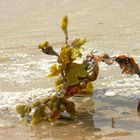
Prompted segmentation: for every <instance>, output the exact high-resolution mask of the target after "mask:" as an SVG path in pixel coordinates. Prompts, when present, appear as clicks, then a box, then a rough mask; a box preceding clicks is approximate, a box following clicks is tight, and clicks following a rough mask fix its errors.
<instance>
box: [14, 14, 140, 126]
mask: <svg viewBox="0 0 140 140" xmlns="http://www.w3.org/2000/svg"><path fill="white" fill-rule="evenodd" d="M68 21H69V20H68V17H67V16H64V17H63V18H62V20H61V29H62V31H63V32H64V35H65V42H64V44H63V45H62V47H61V50H60V52H59V53H58V52H56V51H55V50H54V48H53V46H51V45H50V43H49V42H48V41H45V42H43V43H41V44H39V45H38V49H41V50H42V52H43V53H45V54H47V55H52V56H56V59H57V64H53V65H52V66H51V68H50V74H49V75H48V77H49V78H51V77H56V81H55V87H56V94H55V95H50V96H46V97H45V98H43V99H39V100H35V101H34V102H33V103H31V104H27V105H26V104H24V105H18V106H17V107H16V112H17V114H19V115H20V117H21V118H23V120H24V121H26V122H28V123H31V124H33V125H36V124H38V123H40V122H42V121H48V122H52V121H56V120H57V119H59V118H63V117H62V113H63V112H66V113H68V114H69V115H70V117H71V118H73V119H74V118H75V117H77V115H78V113H77V111H76V110H75V103H74V102H73V101H71V100H70V99H69V97H73V96H75V95H76V94H81V93H84V95H89V93H92V92H93V89H94V87H93V84H92V82H93V81H95V80H96V79H97V77H98V74H99V63H100V62H104V63H106V64H107V65H112V64H114V63H115V62H116V63H118V64H119V66H120V68H121V69H122V73H126V74H137V75H139V77H140V69H139V66H138V64H136V63H135V61H134V59H133V58H132V57H127V56H125V55H122V56H117V57H116V56H114V57H110V56H109V55H108V54H102V55H95V54H93V53H92V52H91V53H89V54H88V55H87V56H86V58H85V59H84V60H83V61H82V62H81V63H77V61H75V60H77V59H78V58H79V57H82V52H83V50H84V48H83V45H84V44H85V43H86V39H85V38H76V39H74V40H73V41H71V42H69V41H68ZM138 111H139V106H138Z"/></svg>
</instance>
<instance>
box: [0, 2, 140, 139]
mask: <svg viewBox="0 0 140 140" xmlns="http://www.w3.org/2000/svg"><path fill="white" fill-rule="evenodd" d="M64 15H67V16H68V17H69V26H68V32H69V41H71V40H72V39H74V38H80V37H86V38H87V43H86V44H85V45H84V48H85V52H84V57H85V56H86V55H87V54H88V53H89V52H91V51H94V52H95V53H97V54H102V53H108V54H110V55H111V56H117V55H121V54H125V55H128V56H132V57H133V58H134V59H135V60H136V62H137V63H138V64H139V65H140V1H139V0H129V1H128V0H117V1H116V0H61V1H57V0H28V1H27V0H0V34H1V37H0V140H4V139H5V140H18V139H20V140H69V139H73V140H93V139H95V140H96V139H97V140H98V139H101V140H121V139H123V140H139V137H140V117H139V116H138V114H137V110H136V108H137V103H138V99H140V78H139V77H138V76H137V75H132V76H130V75H124V74H121V70H120V68H119V66H118V65H117V64H115V65H111V66H107V65H105V64H103V63H101V64H100V74H99V77H98V79H97V80H96V81H95V82H94V83H93V84H94V92H93V95H92V97H91V98H90V100H92V101H94V105H95V106H94V107H95V113H94V114H90V113H89V114H82V112H81V118H79V121H78V122H73V121H64V120H63V121H62V120H59V121H57V122H56V123H54V124H49V123H45V124H39V125H38V126H34V127H33V126H28V125H24V124H22V123H21V122H20V120H19V119H18V117H17V115H16V113H15V106H16V105H17V104H18V103H19V102H20V103H25V102H31V101H32V100H34V99H37V98H40V97H44V96H45V95H46V93H47V92H54V84H53V80H52V82H50V79H48V78H47V75H48V73H49V67H50V66H51V65H52V64H54V63H56V59H55V57H50V56H47V55H45V54H43V53H42V52H41V51H39V50H38V47H37V46H38V44H39V43H40V42H43V41H45V40H48V41H49V42H50V44H51V45H53V46H54V48H55V50H56V51H58V52H59V50H60V48H61V46H62V45H63V42H64V35H63V32H62V31H61V28H60V20H61V18H62V17H63V16H64ZM85 98H87V97H85ZM85 98H82V99H80V100H82V101H84V99H85ZM112 119H113V121H115V122H114V127H115V128H112Z"/></svg>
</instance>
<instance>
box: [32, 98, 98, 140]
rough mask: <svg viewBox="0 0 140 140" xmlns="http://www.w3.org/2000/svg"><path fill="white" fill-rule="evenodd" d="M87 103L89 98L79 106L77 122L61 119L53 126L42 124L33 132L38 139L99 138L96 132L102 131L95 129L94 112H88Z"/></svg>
mask: <svg viewBox="0 0 140 140" xmlns="http://www.w3.org/2000/svg"><path fill="white" fill-rule="evenodd" d="M76 100H77V99H76ZM91 100H92V99H91ZM87 101H88V103H89V98H86V99H85V100H84V101H83V102H82V101H81V102H82V103H80V106H78V105H77V106H78V108H79V110H80V112H79V118H78V119H77V120H74V121H73V120H68V119H67V120H66V119H61V120H58V121H56V122H55V123H51V124H50V123H42V124H40V125H37V126H35V127H33V128H32V131H33V132H34V133H35V135H36V137H37V138H38V139H55V140H57V139H66V140H71V139H76V140H85V139H88V140H89V139H93V138H94V139H95V138H96V137H97V136H95V135H94V132H95V131H100V129H98V128H95V125H94V119H93V116H94V112H89V110H86V107H87ZM92 101H93V100H92ZM90 105H91V104H90ZM92 107H93V106H92Z"/></svg>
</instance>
